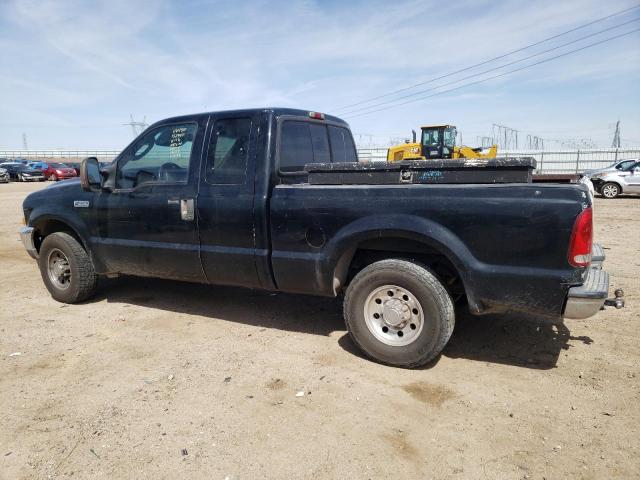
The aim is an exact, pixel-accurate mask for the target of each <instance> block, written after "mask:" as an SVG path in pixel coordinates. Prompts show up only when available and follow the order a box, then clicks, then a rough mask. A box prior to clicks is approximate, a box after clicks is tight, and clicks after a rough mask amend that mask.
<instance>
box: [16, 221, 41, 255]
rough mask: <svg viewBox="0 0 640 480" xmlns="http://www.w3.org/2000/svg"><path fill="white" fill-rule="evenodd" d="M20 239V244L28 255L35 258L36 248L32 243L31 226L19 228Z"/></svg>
mask: <svg viewBox="0 0 640 480" xmlns="http://www.w3.org/2000/svg"><path fill="white" fill-rule="evenodd" d="M20 240H22V244H23V245H24V248H25V250H26V251H27V253H28V254H29V256H30V257H31V258H34V259H36V260H37V259H38V250H36V247H35V245H34V244H33V227H22V228H21V229H20Z"/></svg>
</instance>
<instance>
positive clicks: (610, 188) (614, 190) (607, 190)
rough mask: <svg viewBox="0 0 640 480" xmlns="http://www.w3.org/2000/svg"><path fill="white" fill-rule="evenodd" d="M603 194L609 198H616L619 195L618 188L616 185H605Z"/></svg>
mask: <svg viewBox="0 0 640 480" xmlns="http://www.w3.org/2000/svg"><path fill="white" fill-rule="evenodd" d="M602 194H603V195H604V196H605V197H608V198H612V197H615V196H616V195H617V194H618V187H616V186H615V185H605V186H604V188H603V189H602Z"/></svg>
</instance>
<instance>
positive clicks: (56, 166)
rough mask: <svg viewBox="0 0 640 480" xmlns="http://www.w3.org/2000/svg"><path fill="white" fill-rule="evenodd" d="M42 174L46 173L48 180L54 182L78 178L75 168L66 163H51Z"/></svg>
mask: <svg viewBox="0 0 640 480" xmlns="http://www.w3.org/2000/svg"><path fill="white" fill-rule="evenodd" d="M42 173H44V176H45V177H46V178H48V179H49V180H54V181H57V180H65V179H67V178H74V177H77V176H78V174H77V173H76V171H75V170H74V169H73V167H70V166H69V165H65V164H64V163H49V164H48V166H47V168H46V169H45V170H43V171H42Z"/></svg>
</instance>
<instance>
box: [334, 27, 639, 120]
mask: <svg viewBox="0 0 640 480" xmlns="http://www.w3.org/2000/svg"><path fill="white" fill-rule="evenodd" d="M637 21H640V18H634V19H633V20H628V21H626V22H623V23H620V24H618V25H614V26H612V27H608V28H605V29H603V30H600V31H598V32H594V33H590V34H589V35H585V36H584V37H580V38H577V39H575V40H571V41H570V42H566V43H563V44H561V45H557V46H555V47H551V48H549V49H547V50H543V51H541V52H538V53H534V54H532V55H529V56H527V57H523V58H520V59H518V60H514V61H512V62H508V63H504V64H502V65H500V66H497V67H491V68H489V69H487V70H483V71H482V72H477V73H473V74H471V75H467V76H466V77H462V78H459V79H457V80H452V81H449V82H445V83H443V84H441V85H436V86H435V87H430V88H426V89H424V90H420V91H417V92H413V93H410V94H407V95H403V96H401V97H396V98H394V99H391V100H386V101H384V102H380V103H376V104H373V105H369V106H367V107H361V108H356V109H354V110H348V111H346V112H342V113H341V114H340V113H339V115H350V114H352V113H356V112H362V111H365V110H369V109H371V108H375V107H380V106H382V105H388V104H390V103H395V102H397V101H398V100H403V99H405V98H410V97H414V96H416V95H420V94H422V93H426V92H430V91H433V90H437V89H438V88H442V87H448V86H449V85H453V84H454V83H459V82H462V81H464V80H469V79H470V78H474V77H478V76H480V75H484V74H485V73H490V72H493V71H495V70H499V69H501V68H504V67H508V66H510V65H515V64H516V63H520V62H524V61H525V60H530V59H532V58H534V57H539V56H540V55H544V54H545V53H549V52H553V51H555V50H559V49H560V48H564V47H566V46H568V45H572V44H574V43H578V42H581V41H582V40H586V39H587V38H591V37H595V36H597V35H601V34H603V33H605V32H608V31H610V30H614V29H616V28H620V27H623V26H625V25H627V24H629V23H633V22H637Z"/></svg>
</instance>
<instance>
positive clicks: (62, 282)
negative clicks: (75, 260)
mask: <svg viewBox="0 0 640 480" xmlns="http://www.w3.org/2000/svg"><path fill="white" fill-rule="evenodd" d="M47 273H48V274H49V280H51V283H53V285H54V286H55V287H56V288H59V289H60V290H66V289H67V288H69V285H71V267H70V266H69V259H68V258H67V256H66V255H65V254H64V253H62V251H61V250H59V249H57V248H54V249H53V250H51V251H50V252H49V256H48V258H47Z"/></svg>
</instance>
